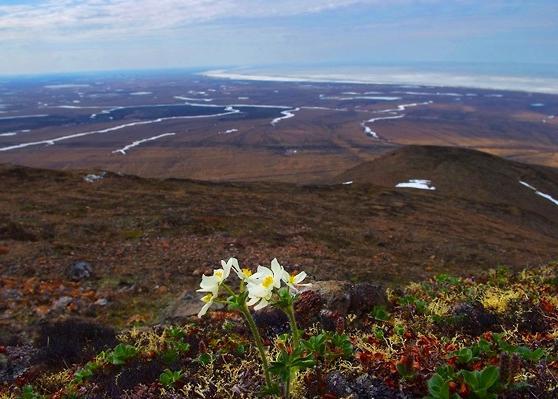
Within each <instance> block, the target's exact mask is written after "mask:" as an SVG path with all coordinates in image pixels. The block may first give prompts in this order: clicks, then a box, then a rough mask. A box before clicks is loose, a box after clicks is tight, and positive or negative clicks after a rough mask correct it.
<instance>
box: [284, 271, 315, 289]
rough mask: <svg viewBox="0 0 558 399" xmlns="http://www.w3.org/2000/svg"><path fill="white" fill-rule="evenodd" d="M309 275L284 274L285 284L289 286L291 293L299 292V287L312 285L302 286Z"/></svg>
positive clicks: (303, 273)
mask: <svg viewBox="0 0 558 399" xmlns="http://www.w3.org/2000/svg"><path fill="white" fill-rule="evenodd" d="M306 276H307V274H306V272H300V273H298V274H289V273H287V272H285V273H284V274H283V278H282V280H283V282H284V283H285V284H287V285H288V286H289V289H290V290H291V292H295V293H296V292H298V289H297V287H309V286H311V285H312V284H310V283H307V284H301V283H302V281H303V280H304V279H305V278H306Z"/></svg>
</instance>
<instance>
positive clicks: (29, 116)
mask: <svg viewBox="0 0 558 399" xmlns="http://www.w3.org/2000/svg"><path fill="white" fill-rule="evenodd" d="M45 116H48V115H47V114H37V115H17V116H3V117H1V118H0V120H2V121H6V120H9V119H23V118H44V117H45Z"/></svg>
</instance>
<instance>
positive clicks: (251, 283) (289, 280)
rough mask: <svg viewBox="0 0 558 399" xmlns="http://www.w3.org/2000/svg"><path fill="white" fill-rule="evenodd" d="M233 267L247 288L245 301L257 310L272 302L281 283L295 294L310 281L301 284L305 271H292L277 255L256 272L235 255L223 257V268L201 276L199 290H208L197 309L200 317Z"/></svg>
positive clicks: (242, 285) (242, 286) (242, 288)
mask: <svg viewBox="0 0 558 399" xmlns="http://www.w3.org/2000/svg"><path fill="white" fill-rule="evenodd" d="M231 270H232V271H234V272H235V274H236V275H237V276H238V278H239V279H240V281H241V291H242V290H244V289H245V290H246V291H247V295H248V301H247V302H246V304H247V305H248V306H254V309H255V310H258V309H262V308H264V307H266V306H267V305H269V304H270V301H271V300H272V297H273V293H274V292H275V291H274V290H278V289H279V288H281V286H282V284H284V285H285V286H287V287H288V288H289V290H290V292H291V293H293V294H296V293H297V292H298V287H301V286H309V285H310V284H302V281H303V280H304V279H305V278H306V272H300V273H298V274H293V275H291V274H289V273H288V272H287V271H286V270H285V269H284V268H283V266H281V265H280V264H279V262H278V261H277V259H273V260H272V261H271V267H270V268H269V267H265V266H258V269H257V270H256V273H252V270H250V269H248V268H241V267H240V266H239V264H238V260H237V259H236V258H230V259H229V260H228V261H227V262H225V261H224V260H222V261H221V268H219V269H215V270H213V274H212V275H211V276H206V275H203V276H202V281H201V283H200V289H198V292H205V293H207V294H206V295H205V296H204V297H203V298H202V301H203V302H204V305H203V307H202V308H201V310H200V312H199V313H198V317H202V316H203V315H205V314H206V313H207V311H208V309H209V308H210V307H211V305H212V304H213V303H214V301H215V300H216V299H217V298H218V297H219V291H220V289H221V287H222V286H223V284H224V283H225V281H226V280H227V278H228V277H229V275H230V274H231Z"/></svg>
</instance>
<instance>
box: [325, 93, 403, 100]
mask: <svg viewBox="0 0 558 399" xmlns="http://www.w3.org/2000/svg"><path fill="white" fill-rule="evenodd" d="M320 100H337V101H351V100H376V101H397V100H401V97H394V96H350V97H342V96H326V95H324V94H320Z"/></svg>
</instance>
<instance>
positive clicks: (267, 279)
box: [262, 276, 273, 288]
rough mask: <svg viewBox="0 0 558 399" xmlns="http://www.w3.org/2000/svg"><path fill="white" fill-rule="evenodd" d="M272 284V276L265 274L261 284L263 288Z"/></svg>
mask: <svg viewBox="0 0 558 399" xmlns="http://www.w3.org/2000/svg"><path fill="white" fill-rule="evenodd" d="M272 285H273V276H266V277H264V279H263V281H262V286H263V287H264V288H269V287H271V286H272Z"/></svg>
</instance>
